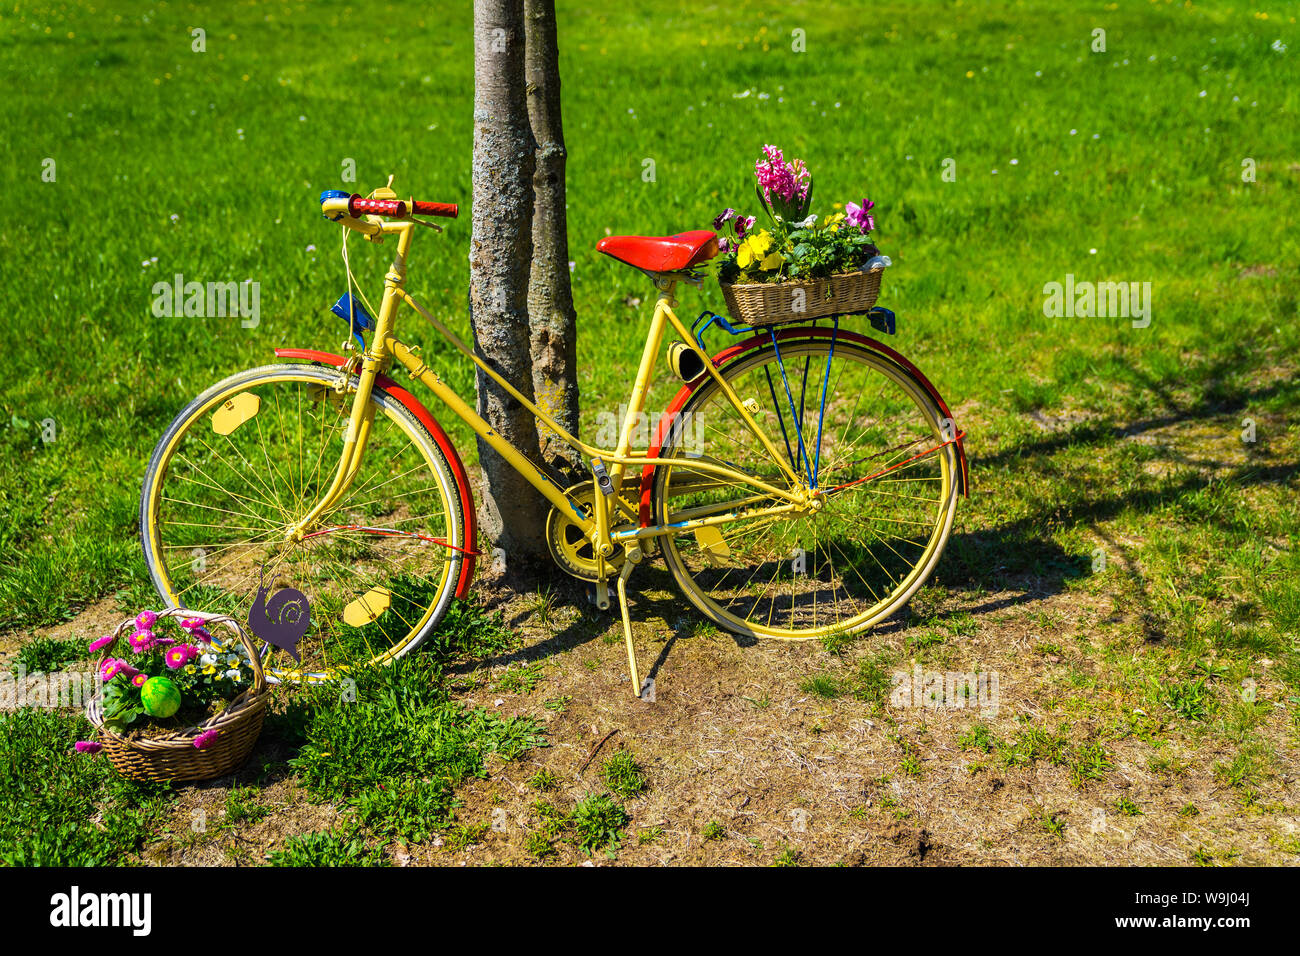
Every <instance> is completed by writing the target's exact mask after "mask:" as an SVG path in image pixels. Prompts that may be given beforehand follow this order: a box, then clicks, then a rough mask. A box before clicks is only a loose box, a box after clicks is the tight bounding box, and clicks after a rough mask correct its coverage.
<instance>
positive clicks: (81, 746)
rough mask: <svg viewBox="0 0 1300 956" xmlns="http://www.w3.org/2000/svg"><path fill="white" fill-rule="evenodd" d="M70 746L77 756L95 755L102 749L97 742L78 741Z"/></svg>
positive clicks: (102, 746) (101, 745)
mask: <svg viewBox="0 0 1300 956" xmlns="http://www.w3.org/2000/svg"><path fill="white" fill-rule="evenodd" d="M72 746H73V747H75V748H76V751H77V753H79V754H97V753H99V752H100V751H101V750H103V749H104V745H103V744H101V743H100V742H99V741H97V740H78V741H77V742H76V743H75V744H73V745H72Z"/></svg>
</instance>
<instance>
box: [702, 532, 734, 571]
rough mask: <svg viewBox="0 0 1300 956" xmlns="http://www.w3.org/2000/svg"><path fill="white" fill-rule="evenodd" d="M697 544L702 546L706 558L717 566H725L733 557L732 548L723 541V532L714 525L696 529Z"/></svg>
mask: <svg viewBox="0 0 1300 956" xmlns="http://www.w3.org/2000/svg"><path fill="white" fill-rule="evenodd" d="M695 543H696V544H698V545H699V546H700V550H701V551H703V552H704V556H705V557H706V558H708V559H709V561H710V562H711V563H713V564H715V565H723V564H725V563H726V561H727V558H729V557H731V548H730V547H728V546H727V542H726V541H725V540H723V537H722V532H721V531H719V530H718V529H717V528H716V527H714V526H713V525H705V526H704V527H703V528H696V529H695Z"/></svg>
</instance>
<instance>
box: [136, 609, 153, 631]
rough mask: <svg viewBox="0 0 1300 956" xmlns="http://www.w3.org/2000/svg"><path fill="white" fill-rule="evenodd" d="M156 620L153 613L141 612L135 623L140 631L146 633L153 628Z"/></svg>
mask: <svg viewBox="0 0 1300 956" xmlns="http://www.w3.org/2000/svg"><path fill="white" fill-rule="evenodd" d="M157 620H158V615H157V614H155V613H154V612H153V611H141V612H140V614H139V616H138V617H136V619H135V623H136V624H138V625H139V626H140V629H141V630H143V631H147V630H149V629H150V628H151V627H153V626H154V623H155V622H156V621H157Z"/></svg>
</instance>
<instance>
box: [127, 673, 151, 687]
mask: <svg viewBox="0 0 1300 956" xmlns="http://www.w3.org/2000/svg"><path fill="white" fill-rule="evenodd" d="M147 683H149V675H148V674H136V675H135V676H134V677H132V678H131V684H132V686H134V687H143V686H144V685H145V684H147Z"/></svg>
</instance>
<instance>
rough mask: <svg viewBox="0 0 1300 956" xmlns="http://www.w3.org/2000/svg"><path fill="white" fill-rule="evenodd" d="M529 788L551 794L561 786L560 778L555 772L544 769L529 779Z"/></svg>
mask: <svg viewBox="0 0 1300 956" xmlns="http://www.w3.org/2000/svg"><path fill="white" fill-rule="evenodd" d="M528 786H530V787H532V788H533V789H534V790H536V791H538V792H539V793H549V792H550V791H552V790H555V789H557V788H558V787H559V786H560V778H559V777H558V776H557V775H556V774H555V772H554V771H551V770H548V769H547V768H545V767H543V768H542V769H541V770H539V771H537V773H535V774H533V775H532V776H531V777H529V778H528Z"/></svg>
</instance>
